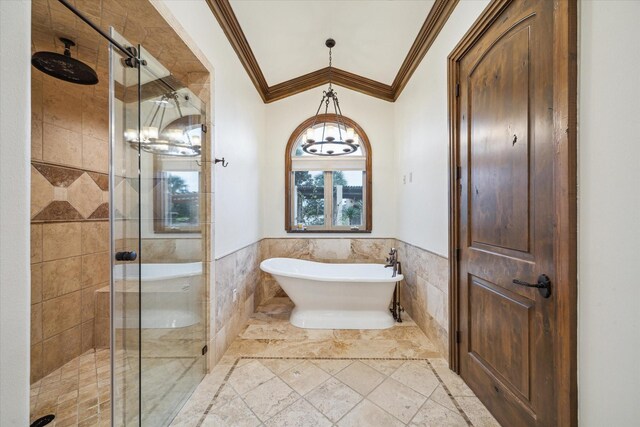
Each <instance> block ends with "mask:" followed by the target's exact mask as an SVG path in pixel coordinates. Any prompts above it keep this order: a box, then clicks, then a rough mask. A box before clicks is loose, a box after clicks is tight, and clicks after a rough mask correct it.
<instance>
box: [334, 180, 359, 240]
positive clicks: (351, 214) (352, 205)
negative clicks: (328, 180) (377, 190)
mask: <svg viewBox="0 0 640 427" xmlns="http://www.w3.org/2000/svg"><path fill="white" fill-rule="evenodd" d="M363 179H364V173H363V172H362V171H335V172H333V225H334V226H337V227H358V228H360V227H362V226H363V224H364V215H363V214H364V210H363V200H362V196H363V191H362V189H363V185H362V184H363Z"/></svg>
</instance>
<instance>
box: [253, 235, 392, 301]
mask: <svg viewBox="0 0 640 427" xmlns="http://www.w3.org/2000/svg"><path fill="white" fill-rule="evenodd" d="M395 241H396V240H395V239H377V238H371V239H366V238H364V239H362V238H359V239H351V238H311V239H304V238H303V239H269V238H267V239H263V240H262V246H261V248H262V251H261V260H265V259H267V258H279V257H284V258H298V259H307V260H311V261H318V262H333V263H379V262H384V260H385V259H386V257H387V254H388V253H389V249H390V248H392V247H394V245H395ZM259 287H260V292H261V293H260V299H259V300H258V302H257V303H258V304H261V303H263V302H264V301H266V300H268V299H269V298H272V297H274V296H283V295H285V294H284V292H283V291H282V289H280V286H279V285H278V284H277V283H276V281H275V279H274V278H273V277H272V276H271V275H270V274H267V273H264V272H262V271H261V272H260V286H259Z"/></svg>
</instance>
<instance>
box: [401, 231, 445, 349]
mask: <svg viewBox="0 0 640 427" xmlns="http://www.w3.org/2000/svg"><path fill="white" fill-rule="evenodd" d="M395 245H396V248H397V249H398V260H399V261H400V262H402V273H403V274H404V281H403V284H402V290H401V302H402V306H403V307H404V308H405V310H406V311H407V312H408V313H409V315H410V316H411V318H412V319H413V321H414V322H416V324H417V325H418V326H419V327H420V329H422V331H423V332H424V333H425V334H426V335H427V337H428V338H429V339H430V340H431V341H432V342H433V343H434V344H435V345H436V347H437V348H438V351H439V352H440V353H441V354H442V355H443V356H444V357H445V358H447V357H448V356H449V332H448V331H449V260H448V259H447V258H445V257H443V256H442V255H438V254H435V253H433V252H429V251H427V250H425V249H422V248H419V247H417V246H413V245H410V244H408V243H405V242H403V241H401V240H396V243H395Z"/></svg>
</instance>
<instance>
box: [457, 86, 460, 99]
mask: <svg viewBox="0 0 640 427" xmlns="http://www.w3.org/2000/svg"><path fill="white" fill-rule="evenodd" d="M459 96H460V83H456V98H457V97H459Z"/></svg>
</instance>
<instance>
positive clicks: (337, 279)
mask: <svg viewBox="0 0 640 427" xmlns="http://www.w3.org/2000/svg"><path fill="white" fill-rule="evenodd" d="M272 260H293V261H296V262H300V263H309V264H319V265H354V266H359V265H366V266H370V265H379V266H381V265H383V264H378V263H371V264H363V263H331V262H318V261H310V260H306V259H297V258H286V257H274V258H267V259H265V260H264V261H262V262H261V263H260V269H261V270H262V271H264V272H266V273H269V274H272V275H274V276H276V275H277V276H284V277H292V278H295V279H304V280H315V281H317V282H358V283H363V282H365V283H367V282H368V283H390V282H400V281H401V280H403V279H404V275H402V274H398V275H396V277H391V271H389V273H390V274H389V277H387V278H373V277H362V276H347V277H345V276H336V277H322V276H317V275H310V274H303V273H292V272H288V271H287V272H285V271H282V270H279V269H276V268H273V267H272V266H270V265H269V264H270V263H269V261H272Z"/></svg>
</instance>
